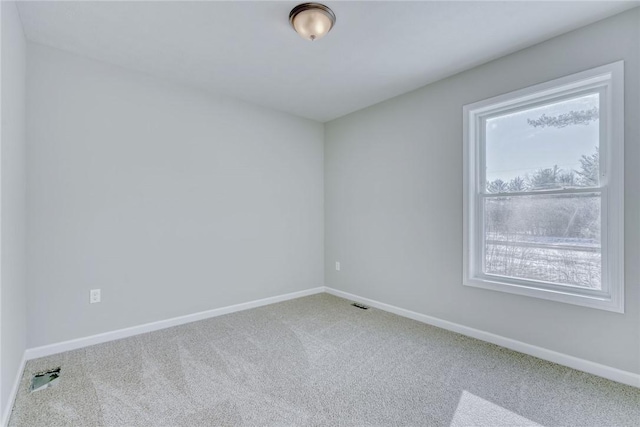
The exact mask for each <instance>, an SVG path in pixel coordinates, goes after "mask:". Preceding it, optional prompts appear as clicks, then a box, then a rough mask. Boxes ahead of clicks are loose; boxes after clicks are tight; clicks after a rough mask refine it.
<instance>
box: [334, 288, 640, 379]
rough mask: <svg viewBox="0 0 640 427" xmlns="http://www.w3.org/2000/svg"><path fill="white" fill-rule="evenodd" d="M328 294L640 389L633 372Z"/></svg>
mask: <svg viewBox="0 0 640 427" xmlns="http://www.w3.org/2000/svg"><path fill="white" fill-rule="evenodd" d="M325 292H326V293H328V294H331V295H335V296H337V297H340V298H345V299H348V300H352V301H355V302H360V303H362V304H365V305H368V306H370V307H374V308H377V309H379V310H384V311H387V312H389V313H393V314H397V315H398V316H402V317H407V318H409V319H413V320H417V321H418V322H422V323H426V324H428V325H432V326H437V327H438V328H442V329H446V330H448V331H452V332H457V333H459V334H462V335H466V336H468V337H471V338H476V339H479V340H482V341H486V342H489V343H491V344H496V345H499V346H501V347H505V348H508V349H510V350H515V351H518V352H520V353H524V354H528V355H530V356H534V357H537V358H539V359H544V360H547V361H549V362H553V363H557V364H559V365H564V366H567V367H569V368H573V369H576V370H578V371H583V372H587V373H589V374H593V375H597V376H599V377H603V378H607V379H609V380H612V381H616V382H619V383H622V384H627V385H630V386H634V387H639V388H640V374H634V373H633V372H628V371H623V370H621V369H616V368H612V367H610V366H606V365H602V364H600V363H595V362H590V361H588V360H585V359H580V358H578V357H574V356H569V355H568V354H564V353H559V352H557V351H553V350H549V349H546V348H543V347H538V346H535V345H531V344H527V343H524V342H522V341H517V340H514V339H511V338H506V337H503V336H500V335H496V334H492V333H490V332H485V331H481V330H479V329H474V328H471V327H469V326H464V325H460V324H457V323H453V322H449V321H447V320H442V319H438V318H437V317H432V316H427V315H426V314H420V313H416V312H415V311H410V310H405V309H404V308H400V307H396V306H393V305H390V304H385V303H383V302H379V301H375V300H372V299H369V298H363V297H361V296H358V295H353V294H350V293H348V292H344V291H340V290H337V289H333V288H330V287H325Z"/></svg>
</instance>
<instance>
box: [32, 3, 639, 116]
mask: <svg viewBox="0 0 640 427" xmlns="http://www.w3.org/2000/svg"><path fill="white" fill-rule="evenodd" d="M301 2H303V1H302V0H301V1H300V3H301ZM297 3H299V2H292V1H284V2H271V1H258V2H244V1H243V2H238V1H235V2H152V1H146V2H58V1H45V2H22V3H19V12H20V16H21V18H22V22H23V25H24V30H25V34H26V36H27V38H28V39H29V40H31V41H33V42H37V43H41V44H45V45H49V46H53V47H56V48H60V49H64V50H67V51H71V52H74V53H77V54H81V55H84V56H87V57H91V58H95V59H99V60H103V61H106V62H110V63H113V64H117V65H120V66H123V67H127V68H131V69H135V70H140V71H143V72H147V73H150V74H152V75H155V76H158V77H161V78H165V79H170V80H173V81H176V82H180V83H182V84H187V85H190V86H194V87H198V88H202V89H205V90H208V91H211V92H213V93H218V94H223V95H228V96H232V97H235V98H239V99H242V100H245V101H249V102H252V103H256V104H259V105H263V106H267V107H271V108H274V109H277V110H281V111H286V112H289V113H292V114H295V115H299V116H303V117H308V118H311V119H315V120H319V121H323V122H324V121H328V120H331V119H334V118H336V117H340V116H342V115H344V114H347V113H349V112H352V111H355V110H358V109H361V108H364V107H367V106H369V105H372V104H375V103H377V102H380V101H382V100H385V99H388V98H390V97H393V96H396V95H399V94H402V93H405V92H408V91H411V90H413V89H416V88H418V87H420V86H423V85H425V84H427V83H430V82H433V81H435V80H438V79H441V78H443V77H446V76H449V75H452V74H455V73H457V72H460V71H463V70H465V69H469V68H471V67H473V66H476V65H479V64H481V63H484V62H487V61H489V60H491V59H494V58H497V57H500V56H503V55H505V54H508V53H510V52H514V51H516V50H519V49H522V48H524V47H527V46H530V45H533V44H535V43H538V42H541V41H543V40H546V39H548V38H551V37H553V36H556V35H558V34H561V33H564V32H567V31H570V30H572V29H575V28H578V27H580V26H583V25H586V24H589V23H591V22H594V21H597V20H599V19H603V18H605V17H607V16H611V15H614V14H616V13H619V12H621V11H623V10H626V9H630V8H632V7H635V6H637V5H638V4H639V2H637V1H633V2H630V1H622V2H617V1H586V2H575V1H573V2H558V1H556V2H538V1H512V2H485V1H479V2H452V1H429V2H398V1H386V2H346V1H326V2H324V3H325V4H326V5H327V6H329V7H331V8H332V9H333V11H334V12H335V13H336V15H337V22H336V26H335V27H334V29H333V30H332V31H331V33H329V34H328V35H327V36H326V37H325V38H323V39H321V40H318V41H316V42H309V41H306V40H303V39H302V38H300V37H299V36H298V35H297V34H295V33H294V32H293V30H292V29H291V27H290V26H289V22H288V16H289V11H290V10H291V8H293V6H295V5H296V4H297Z"/></svg>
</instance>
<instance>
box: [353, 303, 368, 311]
mask: <svg viewBox="0 0 640 427" xmlns="http://www.w3.org/2000/svg"><path fill="white" fill-rule="evenodd" d="M351 305H352V306H354V307H357V308H359V309H360V310H369V307H367V306H366V305H362V304H358V303H357V302H354V303H353V304H351Z"/></svg>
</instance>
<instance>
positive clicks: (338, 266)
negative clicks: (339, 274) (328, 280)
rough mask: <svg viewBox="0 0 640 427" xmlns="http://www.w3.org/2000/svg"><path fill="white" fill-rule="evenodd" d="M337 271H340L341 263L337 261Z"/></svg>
mask: <svg viewBox="0 0 640 427" xmlns="http://www.w3.org/2000/svg"><path fill="white" fill-rule="evenodd" d="M336 271H340V261H336Z"/></svg>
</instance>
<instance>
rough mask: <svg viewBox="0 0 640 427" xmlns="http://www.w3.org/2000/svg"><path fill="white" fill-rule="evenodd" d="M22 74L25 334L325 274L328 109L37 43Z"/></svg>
mask: <svg viewBox="0 0 640 427" xmlns="http://www.w3.org/2000/svg"><path fill="white" fill-rule="evenodd" d="M27 83H28V94H27V112H28V114H27V120H28V132H27V136H28V141H29V148H28V155H27V158H28V164H29V171H28V193H27V194H28V209H29V217H28V225H29V233H28V248H29V262H30V267H29V273H28V282H29V312H28V314H29V326H28V328H29V333H28V346H29V347H35V346H40V345H44V344H49V343H55V342H59V341H63V340H68V339H72V338H78V337H83V336H88V335H92V334H96V333H100V332H105V331H111V330H115V329H119V328H124V327H129V326H135V325H139V324H142V323H145V322H152V321H157V320H161V319H167V318H171V317H174V316H180V315H186V314H190V313H194V312H198V311H202V310H208V309H213V308H217V307H223V306H228V305H231V304H237V303H241V302H246V301H251V300H255V299H260V298H265V297H270V296H275V295H280V294H284V293H288V292H294V291H300V290H304V289H308V288H312V287H316V286H321V285H323V281H324V277H323V276H324V272H323V267H322V266H323V255H324V253H323V237H324V236H323V227H324V225H323V203H324V201H323V139H324V128H323V125H322V124H321V123H317V122H313V121H310V120H306V119H301V118H297V117H294V116H291V115H287V114H284V113H278V112H275V111H273V110H268V109H263V108H258V107H255V106H252V105H248V104H244V103H241V102H237V101H233V100H230V99H226V98H215V97H213V96H208V95H205V94H203V93H201V92H199V91H196V90H193V91H191V90H189V89H186V88H182V87H180V86H174V85H172V84H167V83H163V82H160V81H157V80H154V79H152V78H150V77H147V76H145V75H143V74H138V73H135V72H131V71H126V70H124V69H120V68H117V67H114V66H111V65H106V64H103V63H99V62H95V61H92V60H88V59H83V58H81V57H78V56H74V55H72V54H68V53H64V52H62V51H58V50H54V49H51V48H46V47H43V46H38V45H32V44H29V46H28V80H27ZM93 288H101V289H102V303H100V304H89V290H90V289H93Z"/></svg>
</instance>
